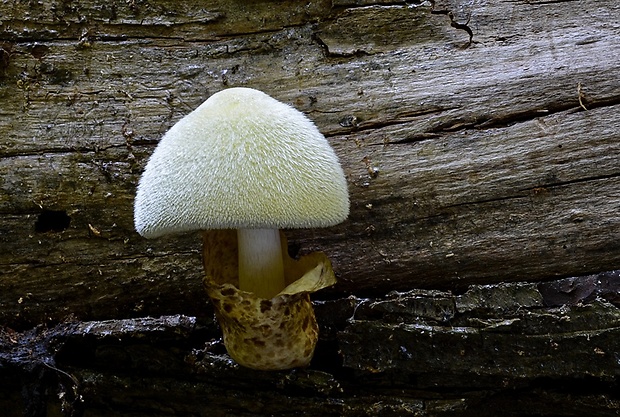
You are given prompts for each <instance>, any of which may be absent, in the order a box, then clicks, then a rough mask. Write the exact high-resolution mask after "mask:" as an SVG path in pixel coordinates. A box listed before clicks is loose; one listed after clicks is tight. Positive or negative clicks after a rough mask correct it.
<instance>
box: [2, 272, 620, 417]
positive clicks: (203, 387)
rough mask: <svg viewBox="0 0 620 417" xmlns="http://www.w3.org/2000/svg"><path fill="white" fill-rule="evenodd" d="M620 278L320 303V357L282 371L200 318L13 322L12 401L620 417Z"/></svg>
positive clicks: (39, 405)
mask: <svg viewBox="0 0 620 417" xmlns="http://www.w3.org/2000/svg"><path fill="white" fill-rule="evenodd" d="M619 280H620V275H619V272H618V271H615V272H609V273H604V274H598V275H594V276H587V277H574V278H568V279H562V280H557V281H551V282H548V283H530V282H519V283H502V284H495V285H476V286H471V287H469V288H468V290H467V291H466V292H465V293H463V294H460V295H459V294H453V293H451V292H447V291H436V290H434V291H433V290H413V291H408V292H403V293H397V292H394V293H392V294H389V295H387V296H385V297H382V298H375V299H362V298H357V297H349V298H346V299H339V300H331V301H327V302H319V303H317V304H316V311H317V317H318V319H319V321H320V323H321V328H322V330H323V332H322V336H321V343H319V346H318V348H317V356H316V357H315V360H314V361H313V363H312V365H311V366H310V367H309V368H308V369H305V370H304V369H298V370H291V371H282V372H259V371H252V370H249V369H244V368H242V367H239V366H238V365H235V364H234V363H233V362H232V361H231V360H230V359H229V358H228V357H227V355H225V354H224V350H223V346H222V345H221V341H218V338H219V331H218V329H217V327H216V324H215V323H214V322H213V321H210V322H203V323H199V322H198V321H197V320H196V319H195V318H193V317H186V316H180V315H176V316H167V317H160V318H140V319H125V320H109V321H98V322H74V323H64V324H59V325H56V326H54V327H51V328H44V327H38V328H35V329H32V330H29V331H25V332H22V333H18V332H11V331H10V330H8V329H4V330H3V331H2V332H0V348H1V349H0V371H1V372H0V378H4V380H9V379H11V378H12V382H11V384H7V385H4V386H5V387H14V389H13V390H9V389H5V390H4V391H3V396H1V397H0V406H2V408H3V409H4V410H10V412H9V413H8V414H7V417H12V416H13V415H15V416H18V415H20V416H21V415H22V414H21V408H20V407H17V406H16V404H19V403H20V402H21V400H22V398H20V397H21V396H22V395H23V397H24V398H23V399H24V400H25V402H26V403H27V404H30V406H31V409H40V410H48V413H51V415H61V414H60V410H61V408H62V409H64V410H65V413H64V415H65V416H73V415H75V416H78V415H85V416H106V415H108V416H109V415H117V414H120V413H124V414H132V415H161V416H168V415H203V414H204V413H205V412H206V410H208V413H209V415H231V414H234V415H239V416H251V415H264V414H273V413H277V414H278V415H283V416H292V415H299V413H303V414H310V415H324V416H375V415H390V416H405V415H417V416H451V417H465V416H482V417H485V416H496V415H497V409H502V410H504V411H505V413H506V414H507V415H515V416H517V415H518V416H539V415H545V414H552V415H555V416H579V415H585V414H592V415H597V416H599V415H600V416H613V415H616V414H615V413H616V412H617V408H618V406H620V398H619V397H618V392H617V388H618V387H617V378H618V374H619V373H620V367H619V366H618V363H617V355H618V352H619V351H620V345H619V341H620V337H619V336H620V334H618V333H619V331H620V330H619V329H620V326H619V324H620V310H618V303H617V302H618V293H617V289H618V281H619ZM558 297H559V298H560V299H562V298H563V297H569V298H568V299H567V298H564V299H563V300H562V305H561V306H560V305H558V300H559V298H558ZM16 380H19V381H22V384H23V385H22V386H19V384H16V383H15V381H16ZM548 387H552V389H548ZM585 387H587V388H585ZM155 399H156V400H155ZM31 415H34V414H31ZM48 415H49V414H48Z"/></svg>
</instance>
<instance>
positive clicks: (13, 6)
mask: <svg viewBox="0 0 620 417" xmlns="http://www.w3.org/2000/svg"><path fill="white" fill-rule="evenodd" d="M619 12H620V6H619V5H618V4H617V3H616V2H615V1H613V0H604V1H599V2H596V3H594V2H574V1H562V0H560V1H553V2H548V1H525V0H524V1H514V2H499V1H491V0H489V1H486V0H476V1H475V2H464V1H460V0H449V1H441V2H440V1H436V2H432V1H427V2H421V1H408V2H387V1H382V0H379V1H369V0H332V1H331V2H330V1H318V2H310V3H306V2H296V1H260V2H258V1H257V2H243V3H242V2H230V1H209V2H206V3H205V2H196V1H186V2H174V1H164V0H153V1H150V2H145V1H126V2H117V1H112V2H102V1H98V0H83V1H80V2H69V3H68V2H20V1H11V2H4V3H2V4H0V137H2V138H3V140H0V214H1V216H0V267H1V268H0V323H2V324H3V325H4V326H6V327H5V330H4V331H3V333H2V337H3V341H2V346H3V348H4V350H3V351H2V356H1V358H2V362H0V364H1V365H2V368H0V378H1V379H2V381H3V382H7V384H3V386H7V388H6V389H4V390H0V391H2V393H1V394H0V396H1V397H0V403H3V404H12V403H13V401H16V399H18V398H19V397H20V396H21V394H20V393H21V392H22V391H23V392H26V393H27V395H26V398H27V399H28V401H29V402H28V404H33V406H32V407H34V408H32V409H28V410H27V413H29V415H43V414H41V413H44V412H45V411H43V410H48V414H51V415H59V414H60V413H61V412H60V411H59V410H60V409H61V408H62V407H63V406H64V407H68V408H67V409H69V408H73V409H74V410H75V413H76V415H80V413H82V414H83V415H110V413H112V414H113V413H119V412H127V413H129V412H131V413H134V414H135V415H140V414H139V413H143V414H145V415H147V414H148V413H151V414H148V415H175V414H183V415H201V414H204V413H205V411H200V410H206V409H211V410H213V413H215V415H259V414H276V413H280V414H282V415H286V414H291V415H292V414H294V412H301V411H300V410H301V409H302V408H303V407H320V410H321V412H320V414H321V415H370V414H372V415H406V414H407V413H412V414H414V415H416V414H417V415H442V413H443V414H449V413H456V414H451V415H492V412H493V411H496V410H497V409H498V408H497V407H502V410H505V412H506V414H509V415H510V414H512V415H528V413H530V415H541V414H544V413H545V412H548V413H556V414H558V415H582V414H583V413H586V412H588V413H590V412H591V413H596V414H597V415H616V414H614V413H615V412H616V411H617V407H618V398H617V394H615V393H614V389H616V388H617V377H618V369H620V368H619V366H618V361H617V357H618V356H619V355H620V350H619V348H618V345H617V342H616V341H615V339H617V327H618V325H617V320H618V316H617V314H618V313H617V307H616V306H617V304H618V297H617V293H618V286H617V282H618V279H619V278H618V275H617V272H608V273H604V271H614V270H618V269H620V244H619V242H620V217H619V216H618V211H619V209H620V206H619V203H618V202H619V201H620V163H619V159H620V157H619V155H620V140H618V139H619V133H618V132H620V118H618V117H617V115H618V113H619V111H620V82H619V81H618V80H619V79H620V64H619V62H618V60H617V57H616V56H617V53H616V52H617V51H619V50H620V41H618V39H620V29H619V28H618V25H617V16H618V15H619ZM235 86H246V87H253V88H257V89H260V90H263V91H265V92H266V93H268V94H270V95H271V96H273V97H274V98H276V99H278V100H281V101H284V102H287V103H290V104H291V105H293V106H294V107H296V108H298V109H299V110H301V111H303V112H304V113H306V114H307V115H308V116H309V117H310V118H311V119H313V120H314V121H315V122H316V124H317V126H318V127H319V129H320V130H321V132H323V133H324V134H325V135H326V136H327V137H328V139H329V141H330V143H331V144H332V146H333V147H334V149H335V151H336V153H337V154H338V156H339V158H340V160H341V162H342V165H343V168H344V170H345V173H346V175H347V179H348V182H349V191H350V195H351V215H350V217H349V219H348V220H347V221H346V222H344V223H343V224H341V225H339V226H336V227H332V228H328V229H313V230H290V231H286V233H287V235H288V239H289V242H290V247H289V249H290V251H291V253H292V254H293V255H301V254H304V253H308V252H311V251H315V250H320V251H324V252H325V253H326V254H328V256H329V257H330V259H332V263H333V266H334V270H335V272H336V275H337V276H338V278H339V283H338V284H337V285H336V286H335V287H334V288H332V289H330V290H328V291H325V292H324V293H323V294H317V297H318V298H319V300H318V301H317V316H318V319H319V321H322V323H323V328H322V331H323V336H322V342H321V343H322V346H320V347H319V349H318V350H317V358H316V359H315V361H314V362H313V365H312V366H311V368H310V369H308V370H305V371H295V372H291V373H276V374H273V375H269V374H266V375H265V374H260V373H252V372H249V371H245V370H242V369H239V368H238V367H236V366H234V365H232V364H230V363H229V362H227V361H226V359H225V356H224V355H223V353H222V348H221V346H219V345H217V344H215V345H214V346H215V347H214V349H215V352H216V353H212V352H211V351H209V350H208V349H207V350H205V349H203V347H202V346H203V345H204V343H205V342H209V341H212V340H213V339H216V338H217V337H218V334H219V333H218V330H217V328H216V326H215V325H214V324H213V323H212V308H211V307H210V306H209V305H208V302H207V299H206V295H205V293H204V290H203V288H202V286H201V278H202V266H201V259H200V236H199V235H198V234H185V235H179V236H171V237H167V238H162V239H158V240H153V241H150V240H146V239H143V238H141V237H140V236H139V235H138V234H137V233H136V232H135V231H134V229H133V207H132V204H133V197H134V195H135V188H136V185H137V181H138V179H139V176H140V173H141V172H142V169H143V167H144V166H145V164H146V162H147V160H148V156H149V155H150V154H151V152H152V151H153V149H154V147H155V146H156V144H157V142H158V140H159V139H160V138H161V136H162V135H163V134H164V133H165V132H166V131H167V130H168V129H169V128H170V127H171V126H172V125H173V124H174V123H175V122H176V121H178V120H179V119H180V118H181V117H183V116H184V115H185V114H187V113H188V112H190V111H191V110H192V109H194V108H195V107H197V106H198V105H199V104H200V103H201V102H203V101H204V100H205V99H206V98H208V97H209V96H210V95H211V94H213V93H215V92H217V91H220V90H222V89H224V88H227V87H235ZM570 277H581V278H579V279H575V280H574V281H570ZM592 277H596V278H592ZM566 279H569V281H566ZM597 280H599V281H600V282H597ZM543 282H547V283H546V284H544V283H543ZM571 282H572V283H571ZM575 283H576V284H575ZM393 291H399V292H400V293H394V292H393ZM584 293H585V294H587V296H583V294H584ZM388 294H389V295H388ZM321 297H322V298H323V300H322V301H321V300H320V298H321ZM468 297H469V298H468ZM588 297H589V298H588ZM597 297H598V298H597ZM487 298H488V299H489V301H488V305H485V304H484V303H485V301H484V300H485V299H487ZM579 302H581V304H579ZM498 303H499V304H498ZM563 304H567V307H562V305H563ZM402 306H404V307H402ZM399 308H401V309H404V310H402V311H400V310H398V309H399ZM420 308H429V309H432V310H433V311H435V310H437V311H435V312H434V313H433V314H431V315H430V316H429V315H428V314H430V313H428V312H427V311H426V310H424V311H420ZM385 309H388V310H385ZM393 310H398V311H400V312H398V311H396V312H394V311H393ZM444 310H445V311H444ZM148 316H151V317H161V318H159V319H145V318H144V317H148ZM171 317H172V318H171ZM332 317H333V318H332ZM336 318H338V319H336ZM106 320H112V321H106ZM119 320H120V321H119ZM171 320H172V321H171ZM174 320H176V321H174ZM101 323H103V324H101ZM162 323H163V324H162ZM89 325H93V326H95V327H97V326H103V327H101V328H105V329H107V328H108V327H107V326H112V328H111V329H110V330H109V332H110V333H106V334H103V333H101V334H99V333H96V334H93V333H92V332H91V331H90V330H88V331H87V328H88V326H89ZM130 325H131V326H137V325H139V326H138V327H139V328H140V329H142V330H136V333H133V331H132V332H128V333H123V334H122V335H119V333H118V332H119V331H121V330H122V329H125V328H127V326H130ZM85 326H86V327H85ZM140 326H142V327H140ZM161 326H163V327H161ZM160 328H164V329H168V330H166V331H163V333H164V334H165V336H162V337H161V338H160V336H159V335H160V333H159V329H160ZM168 331H169V333H166V332H168ZM124 335H126V336H124ZM141 335H146V336H145V338H144V339H141V337H142V336H141ZM116 336H119V337H120V339H121V340H120V341H118V343H117V342H114V341H113V340H116V339H115V337H116ZM614 338H615V339H614ZM547 339H549V340H547ZM439 341H441V342H439ZM151 342H152V343H151ZM22 347H23V349H22V350H20V349H21V348H22ZM26 347H27V348H26ZM28 352H34V353H33V354H30V353H28ZM80 352H82V353H80ZM106 352H107V353H106ZM142 353H144V354H145V355H146V356H148V357H149V358H150V359H151V360H149V361H148V363H143V362H140V363H139V364H136V363H135V361H138V359H137V358H138V357H139V356H140V355H141V354H142ZM569 353H570V355H569ZM107 354H109V355H111V356H109V357H108V356H106V355H107ZM29 355H31V356H32V357H29ZM192 355H193V356H192ZM567 355H568V356H567ZM192 358H193V359H192ZM563 358H570V359H571V360H570V361H569V362H566V363H565V362H563ZM614 358H615V359H614ZM108 359H110V362H109V363H111V364H113V365H110V367H109V368H107V367H106V365H105V364H106V363H108V362H106V361H107V360H108ZM167 361H172V363H171V364H170V368H166V366H168V365H165V366H164V364H165V363H166V362H167ZM188 361H189V362H188ZM127 364H129V368H128V369H131V370H132V371H135V372H134V373H131V372H126V371H124V370H123V369H124V367H125V365H127ZM587 364H591V367H590V366H589V365H587ZM15 378H21V379H20V381H21V384H15V383H14V380H15ZM155 379H156V380H157V384H155V385H156V386H158V387H159V388H158V389H157V390H155V389H154V390H146V391H144V390H142V391H140V390H126V388H123V387H127V386H129V385H132V386H141V387H147V386H150V385H148V384H153V383H155V382H154V380H155ZM196 381H198V382H197V385H195V386H193V385H192V384H193V382H196ZM8 382H11V383H10V384H9V383H8ZM171 383H172V385H174V384H178V386H179V387H182V388H174V389H172V388H171V386H172V385H171ZM141 384H142V385H141ZM586 384H587V386H588V390H586V391H582V388H583V387H584V385H586ZM257 385H258V386H262V385H264V387H265V389H263V388H262V387H261V389H260V393H261V394H260V395H263V398H264V400H263V402H262V403H260V404H259V403H257V402H256V401H257V399H256V398H257V397H256V395H255V394H252V393H251V392H250V391H249V390H250V387H255V386H257ZM22 387H25V388H24V389H23V390H22ZM267 387H269V389H271V391H269V390H267ZM556 388H557V389H556ZM55 389H59V390H60V392H61V393H62V394H63V397H62V398H61V399H58V397H55V395H54V392H53V390H55ZM184 390H185V391H184ZM164 392H168V393H169V394H166V395H165V399H162V400H161V401H160V402H158V403H157V404H159V405H161V407H159V405H154V404H155V403H154V402H153V400H154V399H157V398H163V397H162V396H164V394H163V393H164ZM199 392H210V393H211V394H207V395H205V397H201V399H199V400H197V402H196V404H195V406H194V405H188V403H189V402H191V401H189V399H190V398H191V399H194V398H195V397H198V393H199ZM517 394H518V395H517ZM125 395H126V396H125ZM80 396H81V398H82V400H83V402H80V401H78V398H80ZM288 397H290V399H288V400H287V399H286V398H288ZM232 398H234V400H232ZM601 398H602V399H604V401H601ZM276 399H277V400H278V401H283V402H282V403H278V404H277V405H276V403H275V402H274V401H275V400H276ZM358 400H359V401H358ZM132 401H133V402H132ZM133 403H136V404H137V405H135V408H132V407H134V406H132V405H131V404H133ZM569 403H570V404H569ZM47 404H52V405H53V406H49V407H48V406H47ZM80 404H82V405H80ZM256 404H258V405H256ZM280 404H282V405H280ZM528 404H535V405H536V407H541V408H540V410H541V412H540V413H535V412H534V411H535V410H534V411H533V409H529V410H528V408H527V406H528ZM569 405H570V407H569ZM37 407H39V408H37ZM80 407H81V408H80ZM192 407H194V408H192ZM285 407H289V408H285ZM571 407H573V409H574V410H575V411H571ZM7 409H8V408H7ZM313 409H314V408H313ZM316 409H317V410H318V408H316ZM49 410H54V411H49ZM118 410H122V411H118ZM472 410H473V411H472ZM485 410H486V411H485ZM478 412H480V413H478ZM37 413H38V414H37ZM54 413H56V414H54ZM67 413H69V411H68V412H67ZM106 413H108V414H106ZM192 413H193V414H192ZM459 413H460V414H459ZM485 413H487V414H485ZM571 413H572V414H571ZM580 413H581V414H580ZM69 414H70V413H69Z"/></svg>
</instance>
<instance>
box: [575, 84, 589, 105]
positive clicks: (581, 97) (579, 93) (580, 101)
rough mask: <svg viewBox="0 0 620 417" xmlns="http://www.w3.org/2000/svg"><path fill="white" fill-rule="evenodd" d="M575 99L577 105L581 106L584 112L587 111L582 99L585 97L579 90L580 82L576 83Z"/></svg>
mask: <svg viewBox="0 0 620 417" xmlns="http://www.w3.org/2000/svg"><path fill="white" fill-rule="evenodd" d="M577 98H578V99H579V105H580V106H581V108H582V109H584V110H585V111H588V109H587V108H586V106H585V105H584V104H583V99H584V98H585V97H584V95H583V91H582V90H581V82H578V83H577Z"/></svg>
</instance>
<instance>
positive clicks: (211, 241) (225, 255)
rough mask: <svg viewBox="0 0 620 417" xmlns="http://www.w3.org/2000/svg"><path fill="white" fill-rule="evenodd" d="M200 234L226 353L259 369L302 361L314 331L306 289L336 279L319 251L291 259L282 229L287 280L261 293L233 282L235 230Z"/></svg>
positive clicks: (306, 358)
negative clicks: (268, 295) (266, 294)
mask: <svg viewBox="0 0 620 417" xmlns="http://www.w3.org/2000/svg"><path fill="white" fill-rule="evenodd" d="M203 240H204V242H203V244H204V246H203V255H204V259H203V261H204V266H205V272H206V275H205V278H204V281H203V282H204V285H205V288H206V290H207V294H208V295H209V298H211V301H212V302H213V306H214V308H215V314H216V316H217V319H218V322H219V323H220V326H221V327H222V332H223V336H224V345H225V346H226V350H227V351H228V353H229V355H230V356H231V357H232V358H233V359H234V360H235V361H236V362H237V363H239V364H240V365H243V366H246V367H248V368H253V369H260V370H281V369H290V368H296V367H303V366H307V365H308V364H309V363H310V361H311V360H312V356H313V354H314V348H315V346H316V342H317V340H318V334H319V331H318V325H317V323H316V319H315V316H314V310H313V309H312V303H311V301H310V293H312V292H315V291H318V290H320V289H322V288H325V287H328V286H330V285H333V284H335V282H336V278H335V276H334V272H333V270H332V267H331V263H330V261H329V259H328V258H327V257H326V256H325V255H324V254H323V253H312V254H310V255H307V256H304V257H302V258H301V259H299V260H294V259H291V258H290V257H289V256H288V253H287V246H286V238H285V237H284V235H282V256H283V260H284V275H285V284H286V285H287V286H286V287H285V288H283V289H282V291H281V292H280V293H279V294H278V295H276V296H275V297H273V298H271V299H264V298H260V297H257V296H256V295H255V294H253V293H250V292H247V291H241V290H239V289H238V288H237V286H238V272H237V271H238V260H237V236H236V232H235V231H234V230H213V231H207V232H204V238H203Z"/></svg>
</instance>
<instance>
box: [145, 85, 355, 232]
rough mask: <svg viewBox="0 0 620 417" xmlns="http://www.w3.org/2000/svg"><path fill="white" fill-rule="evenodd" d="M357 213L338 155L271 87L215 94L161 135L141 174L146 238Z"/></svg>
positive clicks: (330, 219)
mask: <svg viewBox="0 0 620 417" xmlns="http://www.w3.org/2000/svg"><path fill="white" fill-rule="evenodd" d="M348 213H349V196H348V191H347V183H346V179H345V177H344V173H343V171H342V168H341V167H340V164H339V162H338V158H337V157H336V155H335V153H334V151H333V150H332V148H331V147H330V146H329V143H328V142H327V140H326V139H325V137H324V136H323V135H322V134H321V133H320V132H319V130H318V129H317V127H316V126H315V125H314V124H313V123H312V122H311V121H310V120H309V119H308V118H307V117H306V116H305V115H304V114H303V113H301V112H299V111H298V110H296V109H294V108H293V107H291V106H289V105H287V104H284V103H281V102H279V101H277V100H275V99H273V98H271V97H270V96H268V95H267V94H265V93H262V92H260V91H257V90H254V89H250V88H231V89H227V90H223V91H221V92H219V93H216V94H214V95H213V96H211V97H210V98H209V99H208V100H207V101H205V102H204V103H203V104H202V105H200V106H199V107H198V108H197V109H196V110H194V111H193V112H192V113H190V114H188V115H187V116H186V117H184V118H183V119H181V120H180V121H179V122H178V123H177V124H175V125H174V126H173V127H172V128H171V129H170V130H169V131H168V132H167V133H166V134H165V135H164V137H163V138H162V140H161V141H160V143H159V145H158V146H157V148H156V149H155V152H154V153H153V155H152V156H151V158H150V160H149V162H148V164H147V166H146V169H145V171H144V174H143V176H142V178H141V179H140V184H139V186H138V191H137V195H136V200H135V212H134V220H135V226H136V230H137V231H138V232H139V233H140V234H141V235H143V236H145V237H158V236H161V235H164V234H167V233H174V232H182V231H190V230H207V229H239V228H303V227H325V226H331V225H334V224H337V223H340V222H341V221H343V220H344V219H345V218H346V217H347V215H348Z"/></svg>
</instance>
